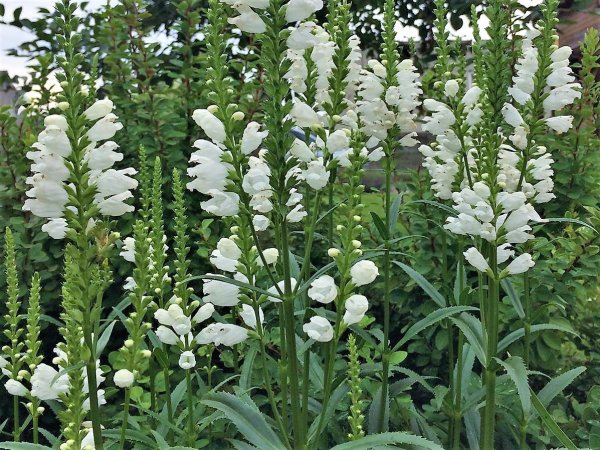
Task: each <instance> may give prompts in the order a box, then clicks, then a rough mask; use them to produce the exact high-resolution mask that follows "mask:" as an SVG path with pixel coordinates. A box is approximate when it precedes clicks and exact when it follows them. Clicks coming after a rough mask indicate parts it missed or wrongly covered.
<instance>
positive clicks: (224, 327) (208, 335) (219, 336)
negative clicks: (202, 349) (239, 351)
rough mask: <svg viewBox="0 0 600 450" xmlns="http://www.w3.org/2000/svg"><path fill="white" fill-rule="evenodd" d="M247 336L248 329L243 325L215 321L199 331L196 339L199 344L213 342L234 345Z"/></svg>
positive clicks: (217, 344)
mask: <svg viewBox="0 0 600 450" xmlns="http://www.w3.org/2000/svg"><path fill="white" fill-rule="evenodd" d="M247 338H248V330H246V329H245V328H243V327H240V326H237V325H231V324H228V323H213V324H210V325H208V326H207V327H206V328H204V329H203V330H202V331H200V333H198V336H196V341H197V342H198V343H199V344H209V343H213V344H214V345H216V346H219V345H221V344H223V345H226V346H228V347H232V346H234V345H237V344H239V343H241V342H244V341H245V340H246V339H247Z"/></svg>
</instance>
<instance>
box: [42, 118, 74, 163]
mask: <svg viewBox="0 0 600 450" xmlns="http://www.w3.org/2000/svg"><path fill="white" fill-rule="evenodd" d="M38 142H39V143H40V144H41V145H43V146H44V148H45V149H46V150H47V151H48V152H50V153H55V154H57V155H59V156H62V157H63V158H66V157H67V156H69V155H70V154H71V151H72V149H71V143H70V141H69V137H68V136H67V133H65V131H64V130H62V129H61V128H59V127H57V126H56V125H51V126H48V127H46V128H45V129H44V130H42V132H41V133H40V134H39V135H38Z"/></svg>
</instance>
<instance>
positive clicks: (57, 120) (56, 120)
mask: <svg viewBox="0 0 600 450" xmlns="http://www.w3.org/2000/svg"><path fill="white" fill-rule="evenodd" d="M44 126H45V127H52V126H54V127H58V128H60V129H61V130H62V131H67V130H68V128H69V124H68V123H67V118H66V117H65V116H62V115H59V114H51V115H49V116H47V117H46V118H45V119H44Z"/></svg>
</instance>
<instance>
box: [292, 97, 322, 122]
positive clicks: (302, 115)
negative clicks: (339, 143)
mask: <svg viewBox="0 0 600 450" xmlns="http://www.w3.org/2000/svg"><path fill="white" fill-rule="evenodd" d="M290 116H291V117H292V119H293V120H294V122H295V123H296V125H297V126H299V127H300V128H310V127H312V126H313V125H321V120H320V119H319V116H318V114H317V113H316V112H315V111H314V110H313V109H312V108H311V107H310V106H308V105H307V104H306V103H304V102H301V101H299V100H296V101H295V102H294V106H292V110H291V111H290Z"/></svg>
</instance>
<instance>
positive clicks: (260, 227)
mask: <svg viewBox="0 0 600 450" xmlns="http://www.w3.org/2000/svg"><path fill="white" fill-rule="evenodd" d="M270 223H271V222H270V221H269V218H268V217H266V216H263V215H261V214H257V215H256V216H254V217H253V218H252V225H253V226H254V229H255V230H256V231H265V230H266V229H267V228H268V227H269V224H270Z"/></svg>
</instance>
